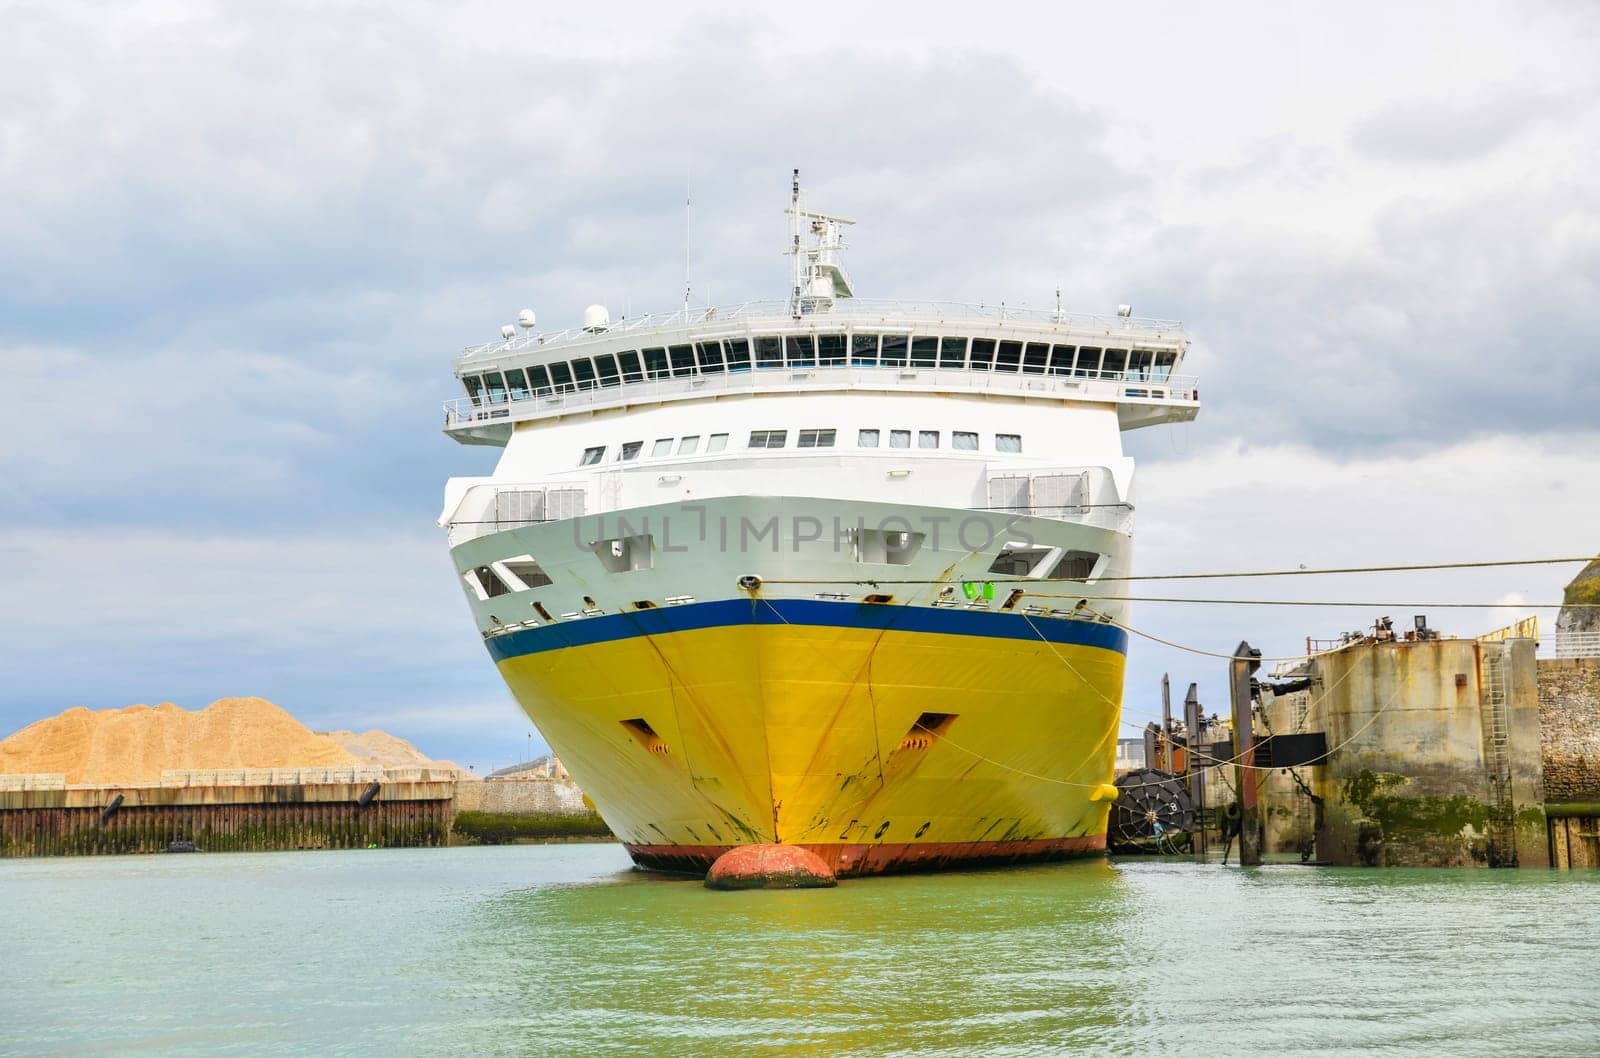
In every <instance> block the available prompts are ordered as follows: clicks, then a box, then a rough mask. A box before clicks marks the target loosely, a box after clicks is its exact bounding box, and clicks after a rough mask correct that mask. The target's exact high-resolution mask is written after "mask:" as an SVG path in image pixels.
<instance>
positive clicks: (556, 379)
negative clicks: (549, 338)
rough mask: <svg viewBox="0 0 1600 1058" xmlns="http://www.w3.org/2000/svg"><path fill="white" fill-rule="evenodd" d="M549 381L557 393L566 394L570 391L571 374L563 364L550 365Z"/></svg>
mask: <svg viewBox="0 0 1600 1058" xmlns="http://www.w3.org/2000/svg"><path fill="white" fill-rule="evenodd" d="M550 381H551V383H552V384H553V385H554V386H555V388H556V389H557V390H558V391H559V392H562V393H565V392H568V391H570V390H571V389H572V372H571V371H570V370H568V369H567V365H566V364H564V363H555V364H551V365H550Z"/></svg>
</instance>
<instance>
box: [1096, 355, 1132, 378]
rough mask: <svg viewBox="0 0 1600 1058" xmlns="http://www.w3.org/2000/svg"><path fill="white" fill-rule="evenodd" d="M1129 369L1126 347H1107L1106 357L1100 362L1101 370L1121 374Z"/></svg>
mask: <svg viewBox="0 0 1600 1058" xmlns="http://www.w3.org/2000/svg"><path fill="white" fill-rule="evenodd" d="M1127 369H1128V350H1126V349H1107V350H1106V358H1105V359H1104V360H1103V361H1101V363H1100V370H1101V372H1102V373H1104V372H1112V373H1115V374H1119V375H1120V374H1121V373H1122V372H1124V371H1126V370H1127Z"/></svg>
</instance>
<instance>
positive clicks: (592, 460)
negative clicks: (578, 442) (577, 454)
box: [578, 445, 626, 467]
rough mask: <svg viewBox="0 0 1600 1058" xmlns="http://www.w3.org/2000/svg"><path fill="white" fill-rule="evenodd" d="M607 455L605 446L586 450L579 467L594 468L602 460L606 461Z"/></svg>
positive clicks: (579, 461)
mask: <svg viewBox="0 0 1600 1058" xmlns="http://www.w3.org/2000/svg"><path fill="white" fill-rule="evenodd" d="M605 454H606V446H605V445H596V446H595V447H593V448H585V449H584V450H583V457H582V458H580V459H579V460H578V465H579V466H580V467H592V466H594V465H595V464H596V463H598V462H600V460H602V459H604V458H605ZM624 458H626V457H624Z"/></svg>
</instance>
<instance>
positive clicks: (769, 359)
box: [756, 338, 783, 367]
mask: <svg viewBox="0 0 1600 1058" xmlns="http://www.w3.org/2000/svg"><path fill="white" fill-rule="evenodd" d="M756 366H757V367H782V366H783V339H781V338H757V339H756Z"/></svg>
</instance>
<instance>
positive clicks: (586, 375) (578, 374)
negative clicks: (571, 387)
mask: <svg viewBox="0 0 1600 1058" xmlns="http://www.w3.org/2000/svg"><path fill="white" fill-rule="evenodd" d="M572 377H573V378H574V379H576V380H577V385H578V388H579V389H593V388H594V364H592V363H590V362H589V361H588V360H587V359H583V360H574V361H573V362H572Z"/></svg>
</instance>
